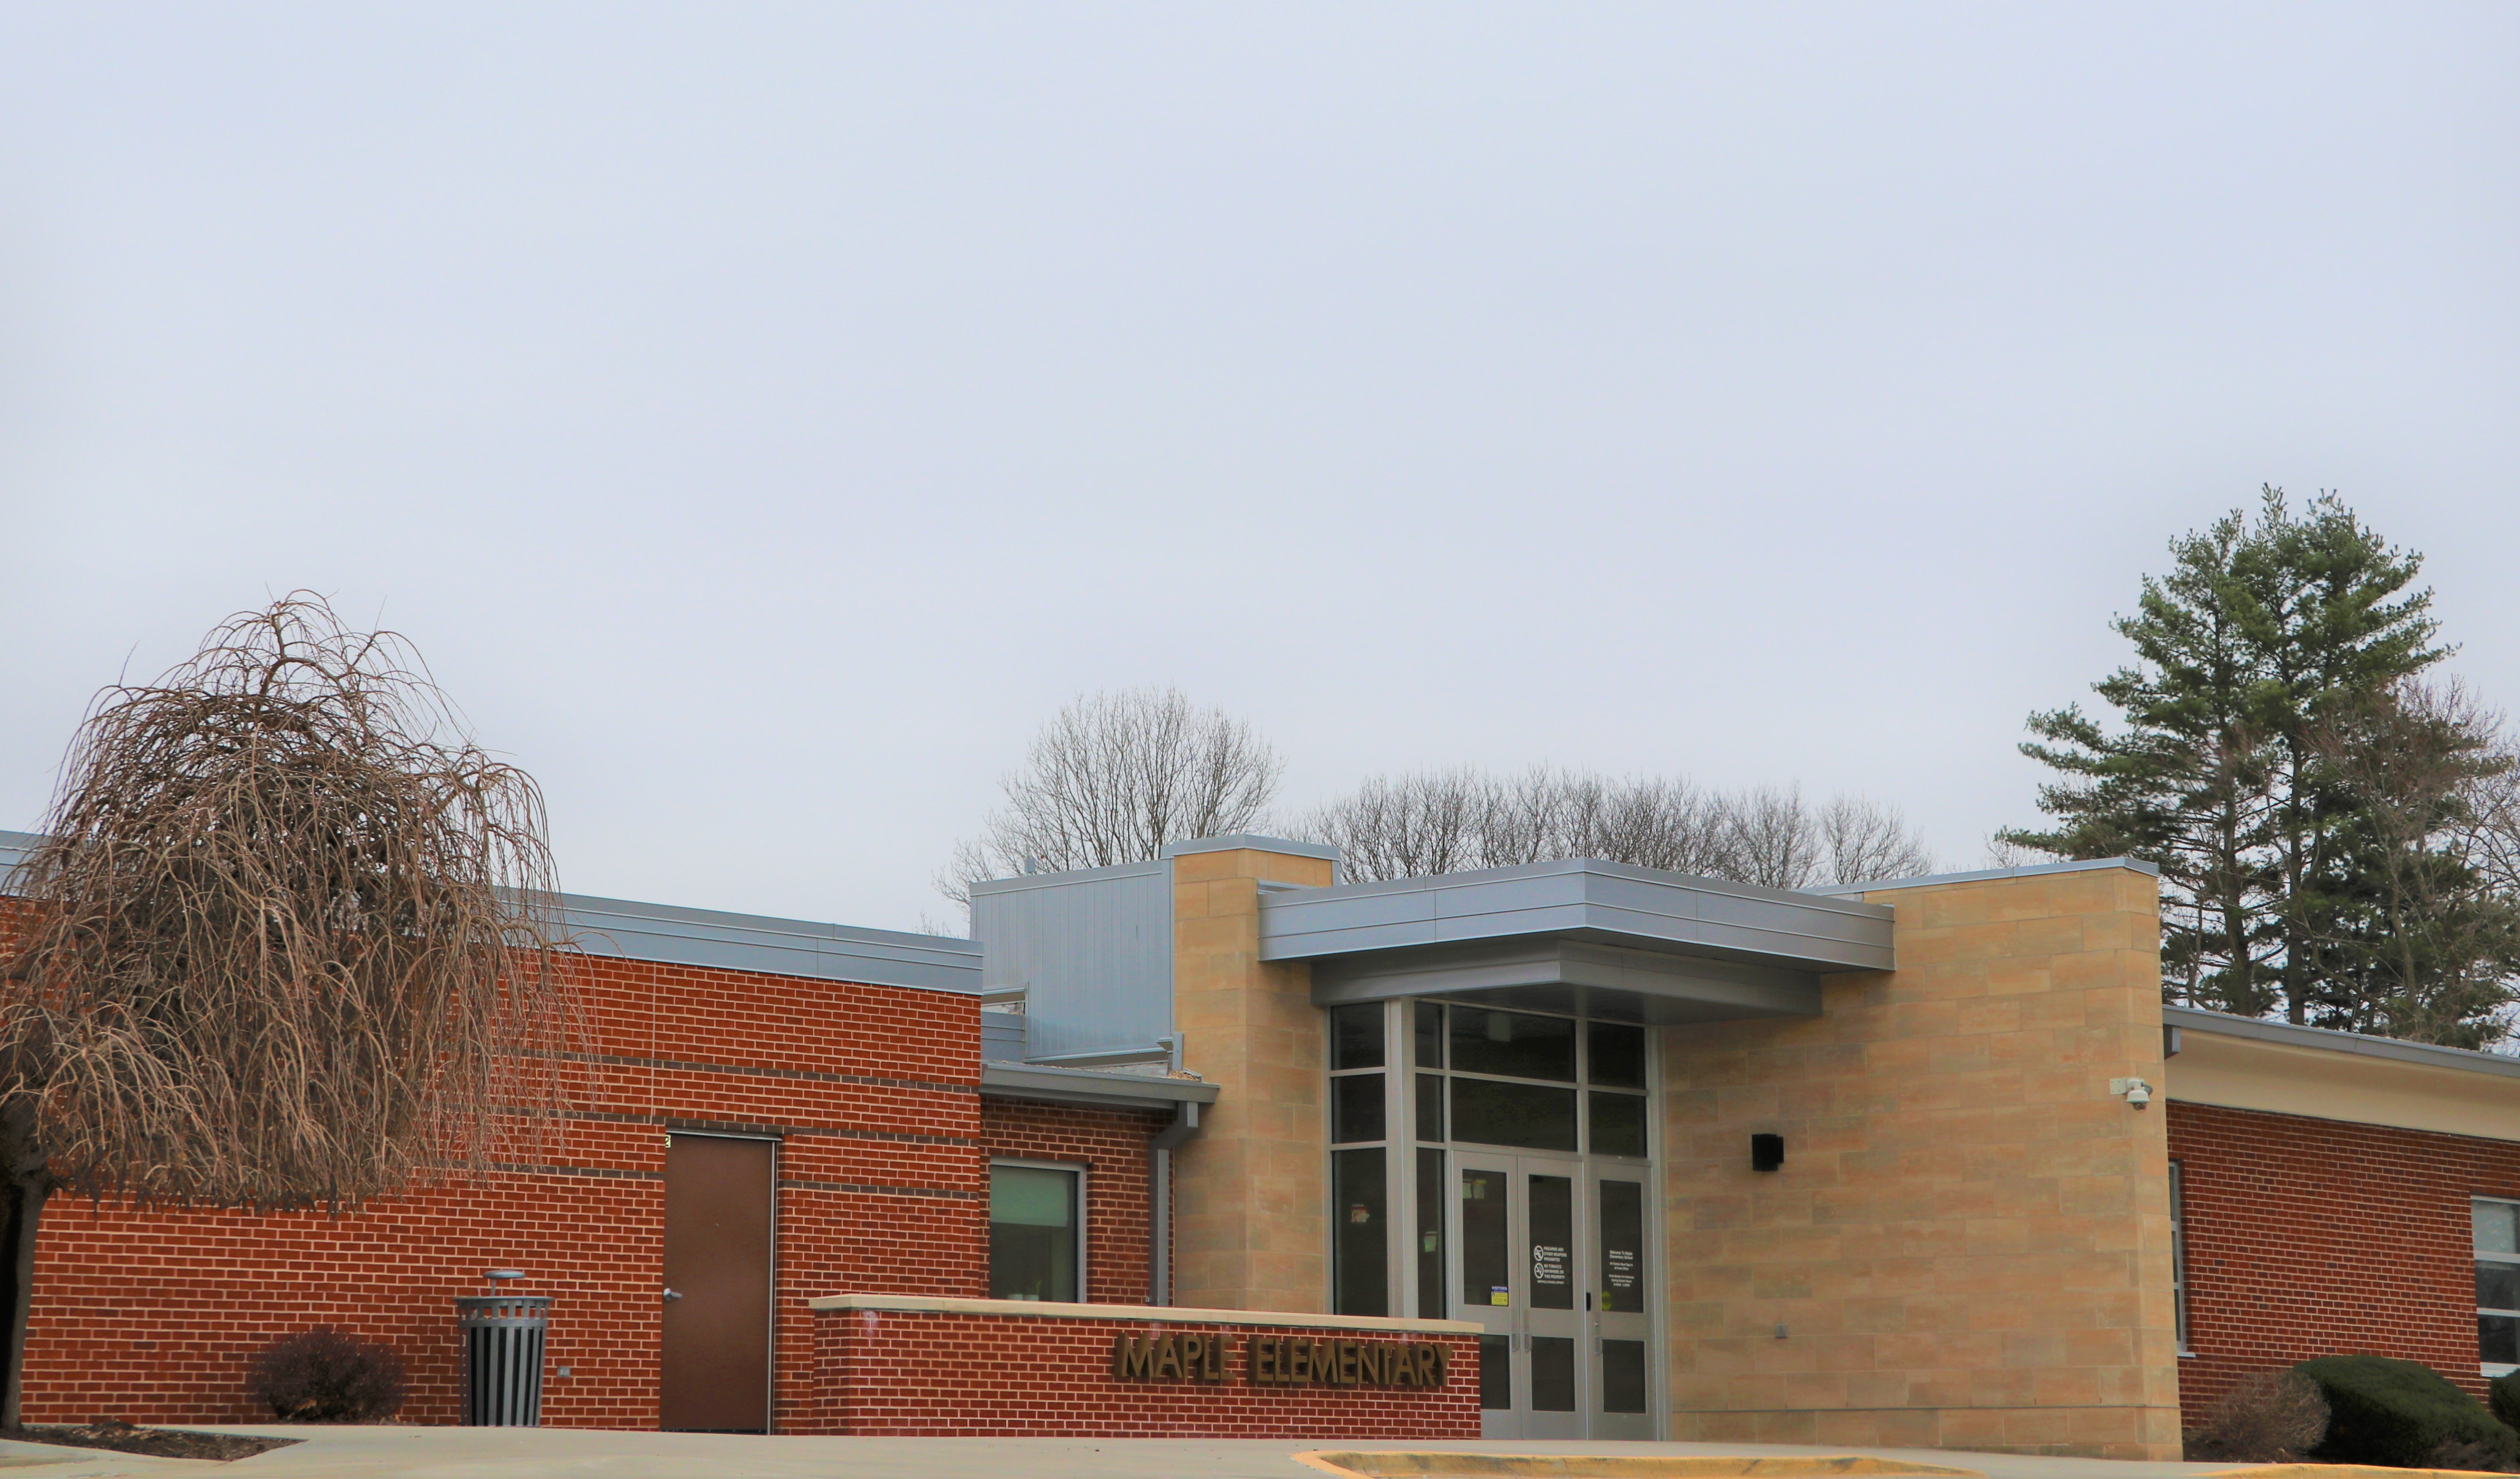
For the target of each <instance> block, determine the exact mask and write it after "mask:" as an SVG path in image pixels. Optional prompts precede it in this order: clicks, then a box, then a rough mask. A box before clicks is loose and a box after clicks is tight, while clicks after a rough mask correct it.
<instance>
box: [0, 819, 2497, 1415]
mask: <svg viewBox="0 0 2520 1479" xmlns="http://www.w3.org/2000/svg"><path fill="white" fill-rule="evenodd" d="M33 840H34V839H32V838H30V837H26V836H24V835H23V834H10V833H0V869H5V868H6V867H7V866H8V865H9V864H11V863H12V862H14V860H15V858H16V857H17V856H18V855H19V854H20V852H21V851H22V849H23V848H24V846H26V845H27V844H28V843H30V842H32V841H33ZM4 905H5V901H0V906H4ZM565 918H566V922H567V924H568V926H569V927H570V929H571V930H572V931H573V932H574V933H575V934H576V936H577V938H578V940H579V942H580V945H581V947H582V951H583V954H582V956H581V957H580V960H579V964H578V971H579V979H580V982H581V987H582V990H583V992H584V995H585V1000H586V1003H587V1006H588V1009H589V1023H590V1034H591V1038H590V1041H589V1042H588V1043H587V1044H586V1050H587V1051H586V1061H585V1063H584V1065H583V1066H584V1069H585V1088H584V1089H583V1091H582V1092H581V1093H580V1094H579V1096H578V1098H577V1100H576V1102H575V1103H574V1106H573V1108H572V1112H571V1115H570V1117H569V1119H568V1120H567V1122H566V1124H565V1125H564V1126H563V1127H562V1130H561V1131H560V1132H559V1133H558V1134H557V1135H556V1136H554V1137H553V1138H552V1140H551V1142H550V1143H549V1145H548V1146H547V1148H546V1149H545V1151H544V1152H543V1158H542V1159H541V1160H540V1161H539V1162H538V1163H536V1164H532V1165H517V1166H513V1167H504V1168H501V1169H500V1170H499V1171H498V1172H496V1173H495V1174H493V1175H492V1176H490V1177H489V1178H488V1179H486V1180H485V1181H482V1182H478V1183H473V1182H459V1183H450V1184H447V1185H444V1186H439V1187H434V1188H426V1189H422V1190H418V1191H415V1192H413V1193H411V1194H409V1195H407V1196H403V1197H400V1198H396V1199H393V1200H391V1201H387V1202H382V1203H379V1204H377V1205H374V1206H371V1207H369V1208H367V1209H365V1210H362V1211H359V1212H357V1213H353V1214H346V1215H342V1216H339V1217H334V1216H330V1215H328V1214H326V1213H323V1212H307V1213H282V1214H272V1215H266V1216H249V1215H246V1214H243V1213H233V1212H214V1211H196V1210H184V1209H164V1208H160V1209H134V1208H129V1207H124V1206H118V1205H113V1204H110V1203H109V1204H105V1205H91V1204H88V1203H86V1202H81V1201H74V1200H69V1199H67V1198H56V1199H55V1201H54V1202H53V1204H52V1205H51V1207H50V1208H49V1209H48V1210H47V1212H46V1214H45V1217H44V1223H43V1231H42V1237H41V1240H40V1244H39V1248H38V1254H37V1272H36V1290H37V1293H36V1303H35V1306H34V1309H33V1312H32V1315H31V1319H30V1325H29V1334H28V1343H27V1351H26V1418H27V1420H29V1421H34V1422H60V1421H84V1420H87V1419H89V1418H91V1417H97V1416H111V1417H119V1418H124V1419H127V1420H131V1421H139V1422H215V1421H230V1422H233V1421H250V1420H257V1418H259V1417H260V1416H261V1415H262V1414H258V1413H256V1412H253V1411H252V1410H251V1408H250V1405H249V1403H248V1398H247V1396H246V1392H245V1384H244V1383H245V1370H246V1366H247V1363H248V1360H249V1359H250V1357H251V1355H252V1354H253V1352H254V1351H255V1350H257V1349H258V1348H260V1347H261V1346H262V1345H264V1344H265V1343H267V1342H269V1341H270V1340H272V1339H274V1338H277V1337H279V1336H283V1335H287V1334H291V1333H294V1332H296V1331H298V1330H302V1329H305V1328H307V1327H309V1326H312V1325H315V1324H319V1323H320V1324H332V1325H336V1326H338V1327H342V1328H345V1329H350V1330H354V1331H356V1332H359V1333H361V1334H363V1335H367V1336H370V1337H373V1338H378V1339H382V1340H386V1341H388V1342H390V1343H391V1344H393V1345H394V1346H395V1347H396V1349H397V1350H398V1351H399V1352H400V1353H401V1354H402V1355H403V1357H404V1359H405V1361H406V1362H407V1363H408V1364H409V1366H410V1367H411V1369H412V1372H413V1377H414V1388H413V1397H412V1400H411V1403H410V1405H409V1406H408V1407H407V1408H406V1409H405V1412H404V1417H405V1419H406V1420H417V1421H424V1422H449V1421H453V1420H455V1418H456V1414H457V1379H458V1347H457V1340H456V1333H455V1323H454V1317H453V1309H452V1305H451V1303H450V1301H451V1299H452V1298H453V1297H454V1296H457V1295H465V1294H477V1293H482V1292H486V1289H485V1287H484V1285H483V1283H482V1281H481V1279H482V1274H483V1272H484V1271H485V1270H489V1269H492V1268H505V1269H517V1270H521V1271H523V1272H524V1274H525V1275H526V1278H525V1280H524V1282H523V1284H522V1292H528V1293H534V1294H543V1295H548V1296H550V1297H551V1299H552V1301H553V1303H552V1307H551V1334H550V1346H549V1352H548V1356H547V1364H546V1385H545V1397H544V1409H543V1420H544V1421H545V1422H547V1423H551V1424H563V1425H581V1426H604V1427H633V1428H638V1427H646V1428H653V1427H660V1426H661V1427H666V1428H678V1429H712V1430H735V1431H768V1432H785V1433H887V1434H915V1433H940V1434H941V1433H1007V1434H1026V1433H1028V1434H1053V1433H1056V1434H1076V1435H1084V1434H1099V1435H1114V1436H1117V1435H1148V1436H1151V1435H1216V1436H1253V1437H1263V1436H1265V1437H1306V1438H1312V1437H1319V1438H1339V1439H1391V1438H1413V1439H1414V1438H1448V1437H1450V1438H1461V1437H1477V1436H1481V1435H1485V1436H1490V1437H1531V1438H1555V1437H1597V1438H1656V1437H1661V1438H1674V1439H1703V1440H1718V1441H1758V1442H1795V1443H1827V1444H1847V1445H1902V1446H1922V1447H1939V1448H1953V1449H1979V1450H2011V1451H2028V1452H2047V1453H2072V1454H2088V1455H2096V1456H2105V1457H2147V1458H2162V1457H2177V1455H2178V1448H2179V1438H2180V1430H2181V1427H2182V1425H2183V1413H2184V1421H2186V1422H2188V1423H2192V1422H2193V1421H2194V1420H2195V1419H2196V1417H2197V1416H2198V1415H2199V1414H2200V1412H2201V1410H2202V1409H2203V1408H2204V1407H2205V1406H2206V1405H2208V1404H2210V1403H2211V1402H2212V1400H2213V1399H2214V1398H2215V1397H2216V1396H2217V1395H2218V1394H2219V1393H2221V1392H2222V1391H2223V1390H2225V1389H2226V1388H2227V1387H2228V1385H2229V1384H2230V1382H2232V1381H2233V1380H2234V1379H2235V1378H2237V1377H2239V1376H2242V1375H2244V1374H2247V1373H2249V1372H2252V1371H2259V1370H2266V1369H2270V1368H2273V1367H2280V1366H2284V1365H2288V1364H2290V1363H2292V1362H2294V1361H2298V1360H2301V1359H2304V1358H2306V1357H2310V1356H2316V1355H2324V1354H2330V1353H2334V1352H2340V1351H2373V1352H2378V1353H2381V1354H2385V1355H2391V1356H2400V1357H2407V1358H2410V1359H2414V1360H2418V1361H2422V1362H2424V1363H2426V1364H2427V1365H2429V1366H2432V1367H2435V1368H2436V1369H2439V1370H2441V1371H2443V1372H2444V1373H2446V1374H2448V1375H2450V1376H2452V1377H2453V1379H2455V1380H2458V1381H2460V1382H2461V1383H2462V1384H2464V1385H2466V1386H2468V1387H2469V1388H2470V1389H2471V1390H2479V1391H2481V1390H2482V1384H2483V1381H2484V1379H2485V1378H2486V1377H2487V1376H2488V1375H2491V1374H2497V1373H2499V1372H2501V1371H2505V1370H2509V1369H2512V1368H2513V1366H2514V1364H2515V1363H2520V1060H2514V1059H2512V1058H2507V1057H2502V1056H2498V1055H2495V1054H2488V1053H2464V1052H2459V1051H2455V1050H2451V1049H2441V1048H2431V1047H2424V1046H2419V1045H2412V1044H2406V1043H2395V1042H2385V1041H2380V1040H2375V1039H2367V1038H2361V1037H2355V1036H2351V1035H2348V1034H2342V1033H2334V1032H2325V1031H2319V1030H2316V1029H2309V1028H2301V1027H2292V1026H2288V1025H2284V1024H2280V1023H2271V1022H2262V1021H2253V1020H2243V1019H2239V1018H2233V1017H2226V1016H2221V1015H2217V1014H2214V1013H2210V1012H2202V1011H2192V1010H2186V1009H2182V1008H2165V1007H2164V1006H2163V1005H2162V1003H2161V991H2160V917H2159V903H2158V888H2157V880H2156V878H2155V876H2154V874H2152V873H2151V872H2150V871H2149V870H2148V869H2147V868H2145V867H2144V866H2142V865H2138V864H2130V863H2125V862H2102V863H2074V864H2060V865H2055V866H2050V867H2042V868H2027V869H2015V870H2005V871H2000V872H1992V873H1980V874H1950V875H1945V876H1940V877H1932V878H1917V879H1908V880H1901V881H1895V882H1885V883H1879V884H1872V885H1866V886H1862V887H1857V888H1849V889H1842V890H1833V891H1827V892H1787V891H1780V890H1776V889H1766V888H1758V887H1753V886H1749V885H1744V884H1737V883H1729V882H1721V881H1716V880H1711V879H1705V878H1694V877H1687V876H1683V875H1679V874H1665V873H1657V872H1653V871H1650V870H1645V869H1639V868H1630V867H1625V866H1622V865H1617V864H1609V863H1601V862H1591V861H1582V860H1576V861H1567V862H1554V863H1542V864H1535V865H1531V866H1528V867H1523V868H1511V869H1502V870H1494V871H1490V872H1484V873H1473V874H1454V875H1449V876H1443V877H1432V878H1413V879H1405V880H1400V881H1395V882H1382V883H1349V882H1343V881H1341V879H1340V876H1339V870H1338V860H1337V858H1336V856H1335V854H1334V853H1333V852H1332V851H1331V850H1330V849H1328V848H1323V847H1318V846H1314V845H1310V844H1304V843H1297V842H1289V841H1284V840H1282V839H1276V838H1268V837H1255V836H1236V837H1217V838H1208V839H1204V840H1200V841H1196V842H1187V843H1181V844H1177V845H1175V846H1173V847H1171V848H1169V849H1167V850H1166V855H1165V856H1164V857H1162V858H1161V859H1159V860H1157V861H1154V862H1150V863H1146V864H1141V865H1134V866H1130V867H1123V868H1110V869H1098V870H1091V871H1086V872H1078V873H1064V874H1038V875H1028V876H1023V877H1016V878H1008V879H1003V880H1000V881H997V882H994V883H987V884H983V885H980V886H979V887H978V888H977V889H976V890H975V891H974V896H973V910H972V930H973V934H974V935H975V938H973V939H967V940H966V939H953V938H944V937H938V936H931V935H921V934H904V933H897V932H892V931H885V930H875V929H861V928H853V927H850V926H845V925H834V924H820V923H807V922H801V921H796V920H788V919H763V918H756V917H751V916H742V915H730V914H720V913H712V912H706V911H698V910H688V909H677V908H670V907H665V906H658V905H649V904H633V903H624V902H620V901H614V900H603V899H589V898H575V897H572V898H570V899H568V900H567V901H566V916H565ZM5 927H6V926H5V923H0V928H5ZM2471 1317H2472V1318H2471Z"/></svg>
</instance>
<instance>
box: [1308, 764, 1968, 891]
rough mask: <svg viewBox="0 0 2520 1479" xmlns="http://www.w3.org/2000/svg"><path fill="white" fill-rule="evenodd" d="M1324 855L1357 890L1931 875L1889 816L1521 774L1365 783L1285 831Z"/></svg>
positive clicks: (1760, 794) (1872, 810)
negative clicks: (1441, 882)
mask: <svg viewBox="0 0 2520 1479" xmlns="http://www.w3.org/2000/svg"><path fill="white" fill-rule="evenodd" d="M1299 830H1300V831H1301V832H1302V834H1303V835H1305V836H1307V837H1309V838H1311V839H1313V840H1316V841H1321V842H1328V843H1330V844H1332V845H1333V846H1336V847H1337V848H1338V849H1339V850H1340V852H1341V854H1342V855H1343V856H1344V857H1345V859H1346V862H1347V868H1348V873H1349V875H1350V876H1351V877H1355V878H1358V879H1360V880H1374V879H1383V878H1413V877H1430V876H1433V875H1435V874H1450V873H1464V872H1468V871H1471V870H1474V869H1482V868H1510V867H1514V866H1516V865H1518V864H1523V863H1536V862H1540V861H1543V860H1545V859H1552V858H1598V859H1600V860H1602V861H1604V862H1609V863H1628V864H1633V865H1635V866H1637V867H1639V868H1656V869H1663V870H1666V871H1668V872H1672V873H1683V874H1695V875H1697V876H1700V877H1711V878H1731V879H1733V880H1736V881H1739V882H1744V883H1759V884H1764V885H1766V886H1768V887H1771V888H1810V887H1815V886H1821V885H1827V884H1835V883H1854V882H1862V881H1866V880H1868V879H1873V878H1892V877H1912V876H1914V875H1916V874H1925V873H1931V872H1932V871H1933V858H1932V855H1931V854H1930V853H1928V852H1927V851H1926V849H1925V846H1924V842H1923V840H1922V839H1921V838H1920V837H1918V836H1917V835H1916V832H1915V829H1913V828H1912V827H1910V826H1909V825H1908V823H1907V822H1906V821H1905V820H1904V819H1903V818H1902V817H1901V816H1900V815H1899V813H1898V811H1897V809H1896V808H1894V807H1890V806H1886V805H1883V804H1881V803H1879V802H1873V801H1867V800H1863V799H1861V798H1856V797H1846V796H1841V797H1838V798H1836V799H1834V800H1831V801H1829V802H1828V803H1827V804H1825V805H1823V806H1819V807H1814V806H1812V805H1810V804H1809V803H1807V802H1805V801H1804V800H1803V798H1802V792H1801V791H1800V790H1799V789H1797V788H1786V789H1778V788H1777V787H1774V786H1756V787H1752V788H1749V789H1746V790H1742V791H1738V792H1733V793H1730V794H1725V793H1718V792H1711V791H1705V790H1700V789H1698V788H1697V787H1696V786H1694V785H1692V784H1689V783H1688V782H1687V781H1684V780H1678V779H1674V778H1668V777H1639V778H1633V779H1616V778H1609V777H1603V776H1598V775H1594V774H1592V773H1590V772H1583V771H1561V770H1556V769H1553V768H1552V767H1548V766H1539V767H1535V768H1533V769H1532V770H1529V771H1526V772H1524V773H1523V774H1521V775H1519V776H1512V777H1498V776H1493V775H1490V774H1488V773H1486V772H1483V771H1478V770H1471V769H1461V770H1448V771H1421V772H1417V773H1413V774H1408V775H1401V776H1377V777H1374V778H1373V779H1371V780H1369V781H1367V782H1366V783H1365V784H1363V785H1360V786H1359V787H1358V788H1357V789H1356V790H1355V791H1354V792H1353V793H1351V794H1349V795H1347V796H1344V797H1341V798H1340V799H1338V800H1336V801H1333V802H1330V803H1329V804H1328V805H1327V806H1323V807H1320V808H1318V809H1316V810H1315V811H1313V812H1312V813H1311V814H1310V815H1309V816H1307V817H1306V818H1305V819H1304V820H1303V822H1302V823H1301V825H1300V827H1299Z"/></svg>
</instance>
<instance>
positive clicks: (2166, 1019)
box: [2161, 1004, 2520, 1078]
mask: <svg viewBox="0 0 2520 1479" xmlns="http://www.w3.org/2000/svg"><path fill="white" fill-rule="evenodd" d="M2161 1024H2162V1025H2163V1026H2165V1027H2177V1028H2180V1029H2181V1030H2183V1031H2186V1032H2206V1033H2212V1034H2214V1035H2216V1036H2218V1037H2235V1038H2249V1039H2251V1040H2253V1041H2256V1042H2261V1043H2275V1044H2280V1045H2281V1046H2283V1047H2286V1048H2308V1049H2313V1050H2316V1051H2318V1052H2321V1053H2354V1054H2356V1055H2358V1056H2361V1057H2374V1058H2389V1059H2392V1060H2394V1061H2396V1062H2401V1063H2421V1064H2423V1065H2424V1066H2426V1067H2430V1068H2452V1069H2456V1070H2457V1071H2459V1072H2461V1073H2487V1074H2492V1075H2494V1076H2496V1077H2498V1078H2520V1057H2514V1056H2511V1055H2510V1054H2507V1053H2478V1052H2475V1051H2473V1050H2471V1049H2467V1048H2444V1047H2442V1046H2440V1045H2439V1044H2435V1043H2408V1042H2404V1041H2401V1040H2400V1039H2397V1038H2382V1037H2368V1036H2365V1035H2364V1034H2363V1033H2360V1032H2339V1031H2337V1030H2336V1029H2334V1028H2332V1027H2304V1026H2301V1025H2299V1024H2297V1023H2293V1022H2271V1021H2268V1020H2266V1019H2265V1018H2263V1017H2244V1016H2234V1015H2232V1014H2231V1013H2229V1012H2226V1011H2207V1010H2205V1009H2204V1008H2200V1007H2174V1006H2170V1005H2168V1004H2164V1005H2163V1007H2162V1008H2161Z"/></svg>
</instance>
